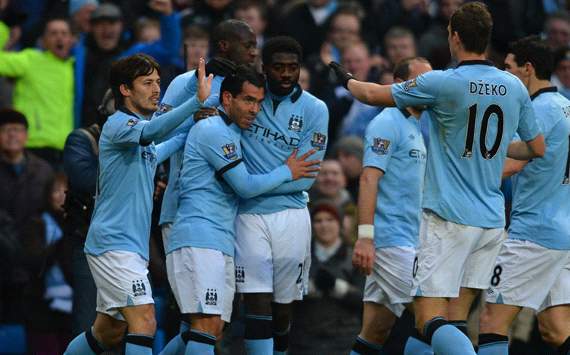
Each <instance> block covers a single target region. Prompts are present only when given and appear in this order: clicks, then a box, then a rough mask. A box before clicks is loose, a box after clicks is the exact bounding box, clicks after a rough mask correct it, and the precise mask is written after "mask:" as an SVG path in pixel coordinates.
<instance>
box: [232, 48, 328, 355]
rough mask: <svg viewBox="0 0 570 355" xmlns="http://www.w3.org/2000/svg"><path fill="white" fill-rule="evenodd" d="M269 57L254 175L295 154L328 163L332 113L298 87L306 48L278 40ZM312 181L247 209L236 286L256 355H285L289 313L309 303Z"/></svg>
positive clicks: (247, 135)
mask: <svg viewBox="0 0 570 355" xmlns="http://www.w3.org/2000/svg"><path fill="white" fill-rule="evenodd" d="M262 56H263V58H262V59H263V70H264V72H265V75H266V80H267V92H266V95H265V98H264V100H263V103H262V106H261V112H260V113H259V114H258V115H257V119H256V121H255V123H254V124H253V125H252V126H251V127H250V128H249V129H248V130H247V131H246V132H244V134H243V136H242V146H243V152H244V160H245V165H246V166H247V169H248V170H249V171H251V172H252V173H256V174H265V173H267V172H269V171H271V170H273V169H275V168H276V167H277V166H279V165H281V164H282V162H283V160H285V159H286V158H287V156H289V154H291V152H292V151H294V150H296V149H298V150H299V151H300V152H306V151H309V150H313V149H315V150H317V151H318V152H317V153H316V154H315V156H316V157H317V158H318V159H319V160H320V159H322V157H323V156H324V154H325V148H326V143H327V128H328V110H327V108H326V105H325V104H324V102H322V101H321V100H318V99H317V98H315V97H314V96H312V95H311V94H309V93H307V92H305V91H303V90H302V89H301V88H300V86H299V85H298V84H297V81H298V79H299V71H300V62H301V60H302V49H301V46H300V45H299V43H297V41H295V40H294V39H292V38H290V37H275V38H272V39H270V40H268V41H267V43H266V44H265V45H264V47H263V50H262ZM313 181H314V179H301V180H299V181H295V182H289V183H285V184H283V185H281V186H279V187H278V188H277V189H275V190H273V191H270V192H269V193H266V194H264V195H262V196H259V197H255V198H249V199H244V200H242V201H240V208H239V213H240V214H239V215H238V218H237V220H236V275H237V278H236V286H237V291H238V292H240V293H243V294H244V301H245V307H246V319H245V346H246V350H247V353H248V354H250V355H251V354H255V355H257V354H272V353H273V350H274V348H275V354H282V353H284V352H285V351H286V349H287V347H288V342H289V341H288V333H289V319H290V306H291V303H292V302H293V301H294V300H300V299H302V298H303V293H304V290H305V289H306V286H307V283H308V270H309V266H310V260H311V253H310V244H311V225H310V216H309V212H308V210H307V207H306V204H307V199H306V196H305V194H304V191H307V190H308V189H309V188H310V187H311V185H312V183H313ZM272 302H273V307H272ZM272 324H273V327H274V329H273V330H274V331H275V332H274V333H273V330H272ZM272 333H273V334H272ZM272 338H274V339H273V340H272ZM273 341H274V342H275V344H273Z"/></svg>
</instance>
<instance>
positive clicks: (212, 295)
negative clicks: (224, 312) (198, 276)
mask: <svg viewBox="0 0 570 355" xmlns="http://www.w3.org/2000/svg"><path fill="white" fill-rule="evenodd" d="M205 300H206V304H207V305H208V306H215V305H217V304H218V290H216V289H215V288H209V289H207V290H206V297H205Z"/></svg>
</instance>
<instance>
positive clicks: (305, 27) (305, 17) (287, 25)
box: [277, 0, 338, 58]
mask: <svg viewBox="0 0 570 355" xmlns="http://www.w3.org/2000/svg"><path fill="white" fill-rule="evenodd" d="M337 7H338V1H337V0H308V1H302V2H298V3H296V4H294V5H293V6H292V7H291V8H290V9H289V11H288V12H287V13H286V15H285V16H284V17H283V18H281V21H279V25H278V26H277V27H278V29H279V30H278V31H277V32H279V33H280V34H286V35H288V36H291V37H293V38H295V39H296V40H297V41H298V42H299V43H300V44H301V47H303V51H304V56H305V58H308V57H310V56H311V55H313V54H317V53H318V51H319V48H321V44H322V43H323V41H324V40H325V33H326V27H327V19H328V18H329V17H330V16H331V15H332V14H333V13H334V12H335V10H336V9H337Z"/></svg>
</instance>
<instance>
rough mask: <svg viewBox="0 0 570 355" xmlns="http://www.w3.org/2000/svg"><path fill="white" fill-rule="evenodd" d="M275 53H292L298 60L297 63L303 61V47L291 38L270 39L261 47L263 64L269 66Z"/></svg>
mask: <svg viewBox="0 0 570 355" xmlns="http://www.w3.org/2000/svg"><path fill="white" fill-rule="evenodd" d="M275 53H292V54H296V55H297V57H298V58H299V63H300V62H302V61H303V47H301V45H300V44H299V42H297V41H296V40H295V39H294V38H293V37H289V36H278V37H273V38H270V39H269V40H268V41H267V42H265V44H264V45H263V49H262V50H261V59H262V60H263V64H271V62H272V61H273V55H274V54H275Z"/></svg>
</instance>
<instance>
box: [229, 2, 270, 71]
mask: <svg viewBox="0 0 570 355" xmlns="http://www.w3.org/2000/svg"><path fill="white" fill-rule="evenodd" d="M234 17H235V19H236V20H241V21H244V22H246V23H247V24H248V25H249V26H250V27H251V29H252V30H253V32H254V33H255V37H256V39H257V50H258V52H259V53H261V48H262V47H263V43H264V42H265V40H266V38H265V37H266V36H265V29H266V27H267V8H266V6H265V5H264V3H263V2H261V1H258V0H244V1H239V2H237V3H236V5H235V13H234ZM255 66H256V68H257V69H258V71H261V70H262V67H261V56H257V58H256V61H255Z"/></svg>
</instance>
